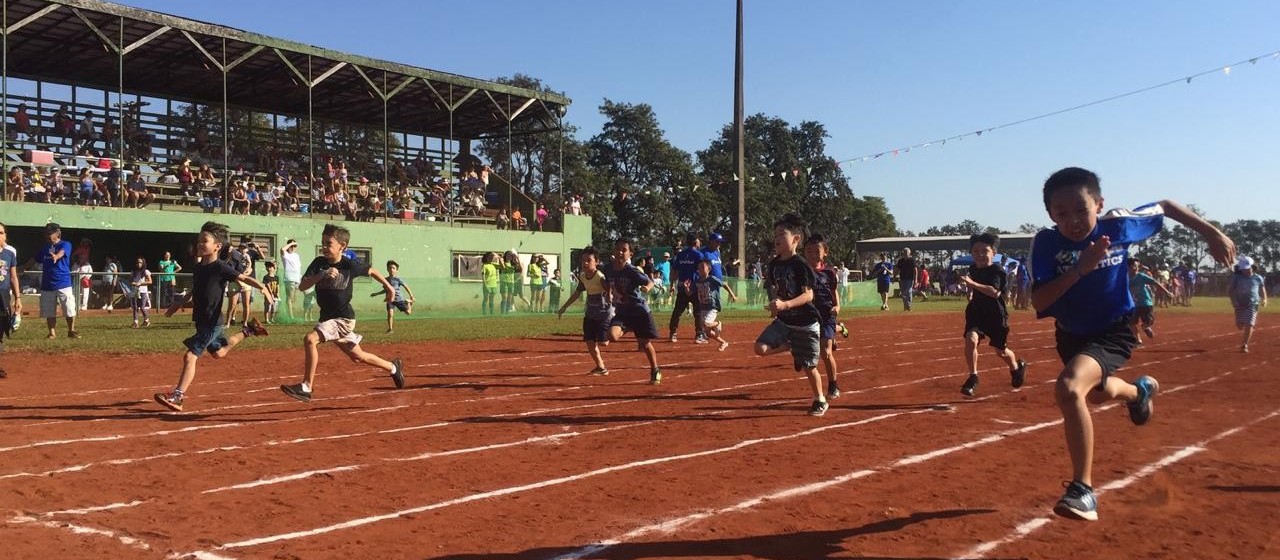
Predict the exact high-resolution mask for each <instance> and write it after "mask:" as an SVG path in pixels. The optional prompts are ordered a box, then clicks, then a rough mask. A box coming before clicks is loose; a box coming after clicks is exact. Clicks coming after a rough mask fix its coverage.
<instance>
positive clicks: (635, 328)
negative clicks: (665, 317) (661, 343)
mask: <svg viewBox="0 0 1280 560" xmlns="http://www.w3.org/2000/svg"><path fill="white" fill-rule="evenodd" d="M609 326H610V327H618V326H620V327H622V328H624V329H626V330H627V331H630V332H632V333H635V335H636V340H652V339H655V338H658V325H656V324H655V323H654V322H653V314H652V313H649V310H648V309H645V308H643V307H640V306H633V307H616V308H614V310H613V320H612V321H610V322H609Z"/></svg>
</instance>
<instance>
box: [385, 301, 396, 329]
mask: <svg viewBox="0 0 1280 560" xmlns="http://www.w3.org/2000/svg"><path fill="white" fill-rule="evenodd" d="M395 326H396V308H395V307H390V306H388V307H387V332H391V330H392V329H394V328H395Z"/></svg>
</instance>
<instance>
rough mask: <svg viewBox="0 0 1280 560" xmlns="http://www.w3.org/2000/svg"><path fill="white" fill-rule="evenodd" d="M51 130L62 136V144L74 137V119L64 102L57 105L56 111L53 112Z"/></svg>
mask: <svg viewBox="0 0 1280 560" xmlns="http://www.w3.org/2000/svg"><path fill="white" fill-rule="evenodd" d="M53 131H54V133H55V134H57V135H58V136H60V137H62V145H63V146H66V145H67V144H68V143H71V142H72V140H74V139H75V134H76V120H75V119H74V118H73V117H72V116H71V112H70V111H68V110H67V104H66V103H63V104H62V106H61V107H58V112H56V113H54V114H53Z"/></svg>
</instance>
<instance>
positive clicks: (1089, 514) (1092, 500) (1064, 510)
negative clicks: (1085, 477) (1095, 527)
mask: <svg viewBox="0 0 1280 560" xmlns="http://www.w3.org/2000/svg"><path fill="white" fill-rule="evenodd" d="M1065 486H1066V487H1067V491H1066V492H1065V493H1064V494H1063V495H1062V499H1060V500H1058V503H1057V505H1055V506H1053V512H1054V513H1056V514H1058V515H1061V516H1063V517H1066V518H1067V519H1079V520H1082V521H1097V520H1098V498H1096V497H1094V495H1093V488H1090V487H1088V486H1086V485H1085V484H1084V483H1083V482H1078V481H1075V480H1073V481H1071V482H1068V483H1065Z"/></svg>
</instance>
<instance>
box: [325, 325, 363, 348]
mask: <svg viewBox="0 0 1280 560" xmlns="http://www.w3.org/2000/svg"><path fill="white" fill-rule="evenodd" d="M315 331H316V333H319V335H320V342H330V341H332V342H345V343H347V344H360V341H361V340H364V337H363V336H360V335H358V334H356V320H355V319H329V320H328V321H321V322H320V323H319V324H317V325H316V328H315Z"/></svg>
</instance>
